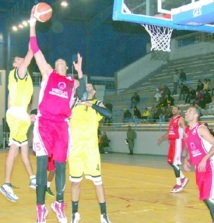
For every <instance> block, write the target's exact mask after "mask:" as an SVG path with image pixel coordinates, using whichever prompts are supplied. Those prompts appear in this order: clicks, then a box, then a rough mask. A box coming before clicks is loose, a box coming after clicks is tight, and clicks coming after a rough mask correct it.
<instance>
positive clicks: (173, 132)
mask: <svg viewBox="0 0 214 223" xmlns="http://www.w3.org/2000/svg"><path fill="white" fill-rule="evenodd" d="M180 118H181V116H180V115H178V116H176V117H172V118H171V120H170V122H169V128H168V139H169V140H171V139H182V138H183V128H181V127H180V125H179V120H180Z"/></svg>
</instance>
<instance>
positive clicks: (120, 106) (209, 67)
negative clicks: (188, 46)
mask: <svg viewBox="0 0 214 223" xmlns="http://www.w3.org/2000/svg"><path fill="white" fill-rule="evenodd" d="M213 64H214V53H209V54H206V55H200V56H194V57H191V58H188V59H186V58H184V59H176V60H172V61H169V62H168V63H167V64H166V65H162V66H161V67H160V68H159V69H157V70H156V71H154V72H153V73H151V74H149V75H148V76H146V77H145V78H143V79H142V80H141V81H138V82H137V83H134V84H133V85H132V86H130V87H129V88H128V89H125V90H123V91H120V93H116V92H115V93H112V92H111V94H106V95H105V98H104V101H105V100H108V101H110V102H111V103H112V105H113V116H114V120H115V122H117V123H120V122H122V116H123V111H124V108H129V107H130V98H131V96H132V95H133V93H134V92H135V91H136V92H137V93H138V94H139V95H140V96H141V102H140V104H139V105H138V106H137V107H138V108H139V109H140V110H141V111H142V110H143V109H144V108H145V107H151V106H152V104H155V103H156V102H155V100H154V95H155V91H156V87H157V86H159V85H160V84H165V85H167V86H168V87H169V88H170V89H171V90H172V88H173V75H174V72H175V69H178V70H180V69H183V70H184V72H185V73H186V75H187V84H188V86H191V87H193V88H196V85H197V81H198V80H199V79H201V80H202V81H203V80H204V79H208V78H209V79H214V66H213ZM177 99H178V96H176V97H175V103H176V104H181V107H182V109H183V110H185V109H186V108H187V107H188V105H185V104H184V101H178V100H177ZM203 112H204V117H205V116H206V120H208V121H210V122H212V120H213V126H214V117H213V116H209V115H207V112H206V110H204V111H203ZM211 125H212V123H211Z"/></svg>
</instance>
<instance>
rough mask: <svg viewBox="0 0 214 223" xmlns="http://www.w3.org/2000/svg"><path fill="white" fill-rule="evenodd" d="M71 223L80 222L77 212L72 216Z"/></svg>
mask: <svg viewBox="0 0 214 223" xmlns="http://www.w3.org/2000/svg"><path fill="white" fill-rule="evenodd" d="M71 218H72V219H71V223H78V222H79V221H80V214H79V213H78V212H76V213H74V214H72V216H71Z"/></svg>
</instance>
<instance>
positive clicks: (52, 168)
mask: <svg viewBox="0 0 214 223" xmlns="http://www.w3.org/2000/svg"><path fill="white" fill-rule="evenodd" d="M55 169H56V168H55V164H54V160H53V156H51V157H48V171H49V174H48V181H47V190H46V192H47V194H48V195H50V196H51V197H53V196H54V194H53V192H52V191H51V188H50V186H51V183H52V181H53V178H54V176H55Z"/></svg>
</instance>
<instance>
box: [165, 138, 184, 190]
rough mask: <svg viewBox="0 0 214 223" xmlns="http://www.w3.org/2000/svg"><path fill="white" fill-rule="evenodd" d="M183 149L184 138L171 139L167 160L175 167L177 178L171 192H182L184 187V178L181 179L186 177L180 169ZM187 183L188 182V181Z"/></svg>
mask: <svg viewBox="0 0 214 223" xmlns="http://www.w3.org/2000/svg"><path fill="white" fill-rule="evenodd" d="M181 151H182V140H181V139H176V140H170V146H169V150H168V157H167V162H168V163H169V165H171V167H172V168H173V171H174V174H175V178H176V184H175V185H174V186H173V188H172V190H171V193H177V192H180V191H182V190H183V188H184V187H183V186H182V180H181V179H184V175H183V173H182V172H181V169H180V164H181ZM181 174H182V176H181ZM181 177H182V178H181ZM186 184H187V182H186ZM185 186H186V185H185Z"/></svg>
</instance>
